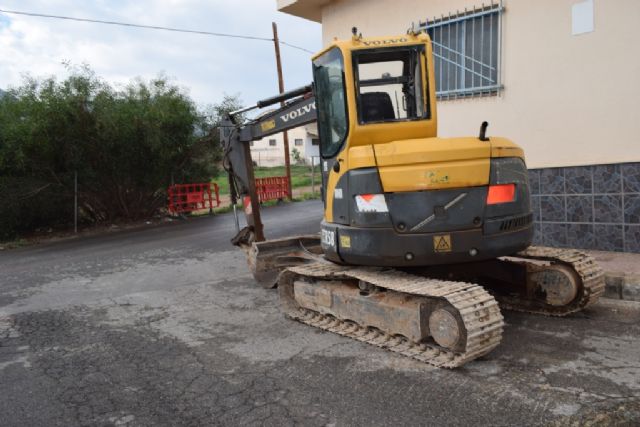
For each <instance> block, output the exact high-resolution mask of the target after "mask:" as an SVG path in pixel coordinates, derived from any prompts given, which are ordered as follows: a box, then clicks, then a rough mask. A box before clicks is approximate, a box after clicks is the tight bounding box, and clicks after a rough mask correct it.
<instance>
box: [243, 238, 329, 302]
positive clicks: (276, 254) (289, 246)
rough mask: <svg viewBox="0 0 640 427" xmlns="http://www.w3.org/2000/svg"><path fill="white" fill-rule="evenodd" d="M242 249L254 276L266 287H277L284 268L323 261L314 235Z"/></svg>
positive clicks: (277, 240) (261, 243)
mask: <svg viewBox="0 0 640 427" xmlns="http://www.w3.org/2000/svg"><path fill="white" fill-rule="evenodd" d="M243 249H245V253H246V256H247V263H248V264H249V269H250V270H251V273H252V274H253V277H254V278H255V279H256V281H257V282H258V283H259V284H260V285H261V286H262V287H263V288H266V289H271V288H275V287H276V286H277V284H278V275H279V274H280V272H281V271H282V270H283V269H285V268H287V267H293V266H298V265H301V264H307V263H310V262H322V261H323V256H322V248H321V247H320V236H319V235H317V234H312V235H303V236H293V237H286V238H283V239H272V240H265V241H263V242H253V243H252V244H251V246H244V247H243Z"/></svg>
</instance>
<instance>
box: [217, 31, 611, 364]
mask: <svg viewBox="0 0 640 427" xmlns="http://www.w3.org/2000/svg"><path fill="white" fill-rule="evenodd" d="M312 68H313V84H312V85H309V86H305V87H302V88H299V89H296V90H292V91H289V92H285V93H283V94H281V95H278V96H275V97H273V98H269V99H266V100H263V101H260V102H258V103H257V104H256V105H254V106H251V107H247V108H244V109H241V110H238V111H235V112H232V113H230V114H229V115H228V116H227V117H226V119H225V120H224V121H223V123H222V125H221V128H220V132H221V140H222V142H223V146H224V151H225V160H224V166H225V168H226V170H227V172H228V173H229V177H230V184H231V193H232V194H231V195H232V203H233V205H234V208H235V206H236V203H240V202H241V203H242V206H243V210H244V214H245V218H246V224H247V226H246V227H245V228H243V229H242V230H240V229H239V227H237V228H238V234H237V235H236V236H235V237H234V238H233V239H232V242H233V243H234V244H235V245H237V246H240V247H241V248H242V249H244V251H245V253H246V255H247V260H248V264H249V267H250V269H251V271H252V273H253V276H254V277H255V279H256V281H257V282H258V283H260V284H261V285H262V286H264V287H266V288H273V287H277V288H278V292H279V298H280V302H281V306H282V309H283V310H284V312H285V314H286V315H287V316H288V317H289V318H291V319H294V320H298V321H300V322H303V323H306V324H308V325H311V326H314V327H317V328H321V329H324V330H327V331H331V332H334V333H337V334H340V335H344V336H346V337H350V338H353V339H356V340H359V341H363V342H366V343H369V344H373V345H375V346H379V347H382V348H385V349H388V350H390V351H393V352H396V353H400V354H402V355H405V356H408V357H411V358H414V359H417V360H419V361H423V362H426V363H428V364H431V365H434V366H437V367H445V368H455V367H458V366H461V365H463V364H464V363H466V362H469V361H471V360H474V359H476V358H478V357H480V356H483V355H485V354H487V353H488V352H490V351H491V350H492V349H494V348H495V347H496V346H497V345H498V344H499V343H500V340H501V337H502V332H503V327H504V321H503V317H502V314H501V309H508V310H518V311H524V312H528V313H537V314H543V315H550V316H565V315H567V314H570V313H574V312H577V311H579V310H582V309H584V308H585V307H588V306H590V305H592V304H593V303H594V302H595V301H597V299H598V298H599V297H600V296H601V295H602V293H603V291H604V275H603V272H602V270H601V268H600V267H599V266H598V265H597V264H596V263H595V262H594V260H593V259H592V258H590V257H589V256H588V255H587V254H585V253H582V252H579V251H576V250H571V249H554V248H547V247H533V246H531V243H532V239H533V232H534V226H533V215H532V209H531V204H530V190H529V182H528V174H527V168H526V165H525V159H524V152H523V150H522V149H521V148H520V147H519V146H518V145H516V144H514V143H513V142H511V141H509V140H508V139H505V138H500V137H494V136H491V137H488V136H487V123H486V122H484V123H482V124H481V126H480V132H479V135H478V136H477V137H459V138H441V137H438V136H437V109H436V94H435V78H434V62H433V53H432V47H431V42H430V39H429V36H428V35H427V34H425V33H416V32H413V31H409V32H408V33H407V34H406V35H401V36H397V37H382V38H364V37H362V35H359V34H358V33H357V30H355V29H354V31H353V37H352V38H351V39H349V40H343V41H338V40H336V41H334V42H333V43H331V45H330V46H328V47H327V48H326V49H324V50H322V51H321V52H319V53H318V54H316V55H315V56H313V58H312ZM278 103H280V106H279V107H278V108H277V109H276V110H274V111H268V112H266V113H264V114H262V115H260V116H258V117H257V118H255V119H252V120H248V121H244V120H243V119H241V117H242V113H244V112H246V111H249V110H251V109H254V108H264V107H268V106H271V105H274V104H278ZM313 122H317V127H318V135H319V139H320V155H321V168H322V200H323V204H324V205H323V206H324V217H323V220H322V222H321V224H320V233H319V234H317V235H304V236H291V237H288V238H284V239H273V240H265V237H264V232H263V224H262V221H261V217H260V202H259V199H258V196H257V193H256V188H255V183H254V171H253V163H252V160H251V153H250V148H249V146H250V142H251V141H254V140H257V139H260V138H264V137H266V136H268V135H272V134H275V133H278V132H282V131H284V130H287V129H291V128H294V127H297V126H301V125H304V124H309V123H313ZM236 224H238V217H237V213H236Z"/></svg>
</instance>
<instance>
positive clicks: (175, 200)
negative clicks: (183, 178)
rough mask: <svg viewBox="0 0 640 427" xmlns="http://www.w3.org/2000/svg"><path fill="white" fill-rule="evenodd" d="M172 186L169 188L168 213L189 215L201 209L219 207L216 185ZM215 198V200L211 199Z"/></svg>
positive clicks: (218, 194)
mask: <svg viewBox="0 0 640 427" xmlns="http://www.w3.org/2000/svg"><path fill="white" fill-rule="evenodd" d="M211 187H212V185H211V183H206V184H174V185H172V186H171V187H169V189H168V191H167V193H168V195H169V207H168V209H169V212H171V213H184V212H186V213H189V212H193V211H197V210H201V209H209V210H210V211H211V210H212V209H213V208H214V207H218V206H220V193H219V191H218V184H215V183H214V184H213V193H212V189H211ZM213 196H215V198H213Z"/></svg>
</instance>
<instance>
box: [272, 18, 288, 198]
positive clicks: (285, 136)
mask: <svg viewBox="0 0 640 427" xmlns="http://www.w3.org/2000/svg"><path fill="white" fill-rule="evenodd" d="M271 28H273V44H274V45H275V48H276V67H277V68H278V88H279V89H280V93H283V92H284V80H283V79H282V63H281V62H280V41H279V40H278V26H277V25H276V23H275V22H272V23H271ZM280 106H282V107H284V101H281V102H280ZM282 137H283V138H282V139H283V140H284V167H285V170H286V173H287V182H288V183H289V185H287V198H288V199H289V200H291V165H290V164H289V134H288V133H287V131H286V130H285V131H284V132H283V135H282Z"/></svg>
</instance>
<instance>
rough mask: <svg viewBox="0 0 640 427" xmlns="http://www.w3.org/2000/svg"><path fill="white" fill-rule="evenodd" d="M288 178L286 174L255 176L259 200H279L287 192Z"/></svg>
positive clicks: (285, 195)
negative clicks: (264, 176)
mask: <svg viewBox="0 0 640 427" xmlns="http://www.w3.org/2000/svg"><path fill="white" fill-rule="evenodd" d="M288 190H289V180H288V179H287V177H286V176H270V177H267V178H256V191H257V193H258V199H260V202H266V201H267V200H279V199H284V198H286V197H287V194H288V193H289V191H288Z"/></svg>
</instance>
